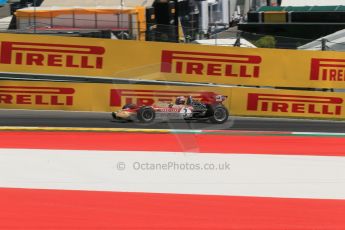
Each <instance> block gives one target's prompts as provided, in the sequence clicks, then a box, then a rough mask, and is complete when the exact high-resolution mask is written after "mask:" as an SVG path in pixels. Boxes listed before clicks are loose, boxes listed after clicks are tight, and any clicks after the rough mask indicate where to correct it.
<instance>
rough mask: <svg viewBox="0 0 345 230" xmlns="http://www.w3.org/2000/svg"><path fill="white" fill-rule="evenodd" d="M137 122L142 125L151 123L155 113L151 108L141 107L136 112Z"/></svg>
mask: <svg viewBox="0 0 345 230" xmlns="http://www.w3.org/2000/svg"><path fill="white" fill-rule="evenodd" d="M137 116H138V120H139V121H141V122H144V123H150V122H152V121H153V120H154V119H155V117H156V113H155V111H154V110H153V109H152V108H151V107H141V108H140V109H139V110H138V112H137Z"/></svg>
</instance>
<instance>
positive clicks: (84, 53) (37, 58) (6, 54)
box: [0, 41, 105, 69]
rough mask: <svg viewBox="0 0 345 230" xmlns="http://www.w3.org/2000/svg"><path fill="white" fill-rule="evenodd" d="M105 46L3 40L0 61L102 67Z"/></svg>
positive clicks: (89, 67)
mask: <svg viewBox="0 0 345 230" xmlns="http://www.w3.org/2000/svg"><path fill="white" fill-rule="evenodd" d="M104 53H105V49H104V47H100V46H81V45H65V44H49V43H33V42H11V41H2V42H1V53H0V63H1V64H15V65H24V66H48V67H64V68H81V69H102V68H103V55H104Z"/></svg>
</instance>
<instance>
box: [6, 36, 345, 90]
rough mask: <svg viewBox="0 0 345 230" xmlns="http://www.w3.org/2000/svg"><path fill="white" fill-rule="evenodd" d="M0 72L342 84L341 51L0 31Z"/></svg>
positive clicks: (343, 56)
mask: <svg viewBox="0 0 345 230" xmlns="http://www.w3.org/2000/svg"><path fill="white" fill-rule="evenodd" d="M0 44H1V52H0V68H1V72H13V73H34V74H35V73H36V74H52V75H69V76H90V77H110V78H126V79H146V80H160V81H181V82H200V83H215V84H231V85H244V86H273V87H308V88H345V54H344V53H343V52H332V51H296V50H279V49H255V48H237V47H219V46H218V47H217V46H203V45H192V44H174V43H159V42H141V41H121V40H110V39H93V38H72V37H61V36H59V37H58V36H42V35H18V34H0Z"/></svg>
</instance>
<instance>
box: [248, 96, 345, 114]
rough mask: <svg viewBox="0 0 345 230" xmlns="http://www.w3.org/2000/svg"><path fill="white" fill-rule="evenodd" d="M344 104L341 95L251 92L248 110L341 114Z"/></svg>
mask: <svg viewBox="0 0 345 230" xmlns="http://www.w3.org/2000/svg"><path fill="white" fill-rule="evenodd" d="M342 105H343V99H342V98H339V97H318V96H301V95H283V94H258V93H249V94H248V103H247V110H248V111H260V112H270V113H276V112H279V113H295V114H320V115H335V116H340V115H341V114H342Z"/></svg>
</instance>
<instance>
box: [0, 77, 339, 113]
mask: <svg viewBox="0 0 345 230" xmlns="http://www.w3.org/2000/svg"><path fill="white" fill-rule="evenodd" d="M217 94H222V95H226V96H228V99H227V100H226V101H225V102H224V105H225V106H226V107H227V108H228V109H229V111H230V114H231V115H238V116H262V117H303V118H321V119H339V120H344V119H345V104H344V102H345V94H344V93H325V92H312V91H298V90H275V89H264V88H261V89H260V88H244V87H206V86H205V87H200V86H174V85H138V84H100V83H72V82H43V81H41V82H36V81H35V82H33V81H2V82H1V86H0V108H2V109H34V110H68V111H98V112H100V111H104V112H110V111H114V110H118V109H120V108H121V107H122V106H123V105H125V104H128V103H135V104H146V105H151V104H153V103H158V102H173V101H174V100H175V98H176V97H177V96H181V95H183V96H189V95H191V96H193V97H194V98H195V99H199V100H202V99H203V98H207V97H209V96H212V95H213V96H215V95H217Z"/></svg>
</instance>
